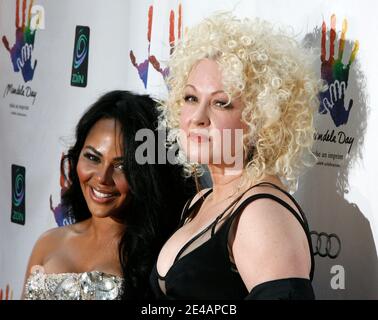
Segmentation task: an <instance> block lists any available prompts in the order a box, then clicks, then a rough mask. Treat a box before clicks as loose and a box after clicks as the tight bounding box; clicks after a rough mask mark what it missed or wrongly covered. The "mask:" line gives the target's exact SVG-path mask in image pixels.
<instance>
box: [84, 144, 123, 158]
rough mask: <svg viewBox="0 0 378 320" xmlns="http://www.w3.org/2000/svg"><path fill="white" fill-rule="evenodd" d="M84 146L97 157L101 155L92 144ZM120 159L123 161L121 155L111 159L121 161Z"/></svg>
mask: <svg viewBox="0 0 378 320" xmlns="http://www.w3.org/2000/svg"><path fill="white" fill-rule="evenodd" d="M85 148H86V149H89V150H91V151H92V152H94V153H95V154H96V155H98V156H99V157H102V153H101V152H100V151H98V150H96V149H95V148H93V147H92V146H85ZM121 160H122V161H123V160H124V158H123V157H117V158H114V159H113V161H121Z"/></svg>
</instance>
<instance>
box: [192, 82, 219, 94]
mask: <svg viewBox="0 0 378 320" xmlns="http://www.w3.org/2000/svg"><path fill="white" fill-rule="evenodd" d="M185 87H191V88H193V89H194V90H195V91H198V90H197V88H196V87H195V86H194V85H192V84H189V83H188V84H187V85H186V86H185ZM217 93H226V92H225V91H224V90H217V91H214V92H212V93H211V95H212V96H213V95H215V94H217Z"/></svg>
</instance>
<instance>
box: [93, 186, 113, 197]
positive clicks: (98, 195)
mask: <svg viewBox="0 0 378 320" xmlns="http://www.w3.org/2000/svg"><path fill="white" fill-rule="evenodd" d="M92 190H93V193H94V195H95V196H96V197H97V198H110V197H111V196H112V194H110V193H102V192H100V191H97V190H96V189H93V188H92Z"/></svg>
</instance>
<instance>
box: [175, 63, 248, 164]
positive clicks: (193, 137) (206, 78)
mask: <svg viewBox="0 0 378 320" xmlns="http://www.w3.org/2000/svg"><path fill="white" fill-rule="evenodd" d="M242 110H243V104H242V102H241V99H240V98H237V99H234V100H232V101H231V102H230V103H229V95H228V94H227V93H226V92H225V91H224V87H223V83H222V73H221V71H220V69H219V66H218V64H217V62H215V61H214V60H210V59H203V60H201V61H200V62H199V63H198V64H196V65H195V66H194V67H193V69H192V71H191V72H190V74H189V77H188V80H187V84H186V86H185V89H184V104H183V107H182V109H181V114H180V129H181V130H182V131H181V136H180V140H181V141H182V143H181V146H182V148H183V149H184V152H185V153H186V155H187V157H188V159H189V161H192V162H198V163H201V164H213V165H220V166H229V165H230V160H231V162H234V164H235V161H236V158H239V160H241V161H242V158H243V147H242V143H243V142H242V134H243V130H244V129H245V126H244V125H243V123H242V121H241V115H242Z"/></svg>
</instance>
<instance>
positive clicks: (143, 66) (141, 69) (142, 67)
mask: <svg viewBox="0 0 378 320" xmlns="http://www.w3.org/2000/svg"><path fill="white" fill-rule="evenodd" d="M153 10H154V9H153V6H150V7H149V8H148V26H147V30H148V31H147V40H148V50H147V59H145V60H144V61H143V62H141V63H138V62H137V58H136V57H135V55H134V52H133V50H130V60H131V63H132V64H133V66H134V67H135V68H136V69H137V70H138V74H139V77H140V79H141V80H142V81H143V84H144V87H145V88H147V77H148V68H149V63H150V64H151V65H152V66H153V68H154V69H155V70H156V71H157V72H159V73H160V74H161V75H162V76H163V78H164V79H166V78H167V76H168V73H169V70H168V67H166V68H162V67H161V64H160V62H159V61H158V59H157V58H156V57H155V56H154V55H151V54H150V47H151V31H152V20H153ZM178 11H179V16H178V39H180V38H181V21H182V13H181V4H180V5H179V8H178ZM169 45H170V48H171V49H170V54H172V52H173V50H174V45H175V13H174V11H173V10H171V12H170V15H169Z"/></svg>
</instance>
